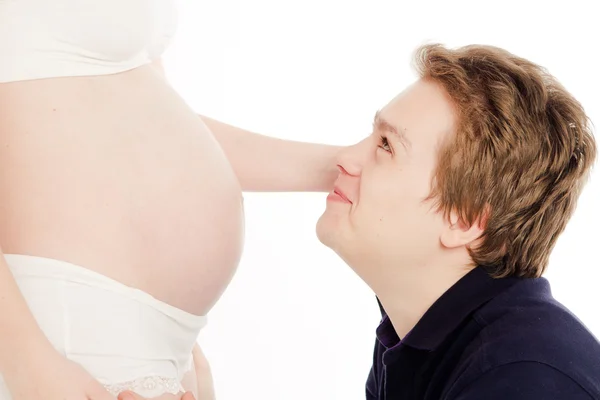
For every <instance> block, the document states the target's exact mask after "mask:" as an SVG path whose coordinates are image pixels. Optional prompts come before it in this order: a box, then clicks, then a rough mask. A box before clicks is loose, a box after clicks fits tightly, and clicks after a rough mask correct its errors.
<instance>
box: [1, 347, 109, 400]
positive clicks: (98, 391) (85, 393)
mask: <svg viewBox="0 0 600 400" xmlns="http://www.w3.org/2000/svg"><path fill="white" fill-rule="evenodd" d="M29 360H30V361H28V362H25V363H23V364H21V365H20V367H19V369H18V370H17V371H14V370H13V371H7V372H6V373H5V374H4V376H3V377H4V380H5V383H6V385H7V387H8V389H9V391H10V393H11V396H12V398H13V399H15V400H29V399H44V400H116V399H115V397H114V396H112V395H111V394H110V393H109V392H108V391H106V389H105V388H104V386H102V384H101V383H100V382H98V381H97V380H96V379H94V378H93V377H92V376H91V375H90V374H89V373H88V372H87V371H86V370H85V369H84V368H83V367H81V366H80V365H79V364H77V363H75V362H73V361H71V360H68V359H67V358H65V357H63V356H62V355H61V354H59V353H58V352H49V354H45V355H42V354H41V353H37V354H35V355H34V356H32V357H29Z"/></svg>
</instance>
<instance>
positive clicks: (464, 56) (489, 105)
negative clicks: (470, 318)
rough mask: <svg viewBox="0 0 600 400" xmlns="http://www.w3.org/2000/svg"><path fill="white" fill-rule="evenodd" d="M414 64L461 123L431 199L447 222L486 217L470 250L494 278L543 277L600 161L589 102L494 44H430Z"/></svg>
mask: <svg viewBox="0 0 600 400" xmlns="http://www.w3.org/2000/svg"><path fill="white" fill-rule="evenodd" d="M415 64H416V67H417V71H418V72H419V74H420V76H421V78H422V79H428V80H433V81H434V82H437V83H438V84H440V85H441V86H442V87H443V88H444V89H445V91H446V92H447V93H448V95H449V96H450V98H451V99H452V100H453V103H454V105H455V107H456V112H457V117H458V125H457V127H456V128H457V130H456V134H455V135H454V136H453V137H452V138H451V139H450V140H449V141H448V142H447V143H446V144H445V145H444V147H443V148H442V149H441V150H440V154H439V164H438V166H437V170H436V172H435V177H434V180H433V184H432V192H431V196H430V198H431V199H435V200H436V206H437V208H438V210H439V211H441V212H443V213H444V214H445V215H446V216H449V215H450V212H456V213H458V215H459V217H460V218H461V219H462V220H463V221H464V222H466V223H468V224H473V223H476V222H477V221H479V220H480V219H481V220H482V221H484V223H485V229H484V232H483V235H482V237H481V238H480V239H481V240H480V244H479V245H478V246H477V247H476V248H471V249H469V252H470V255H471V257H472V259H473V261H474V262H475V263H476V264H477V265H482V266H484V267H486V268H487V269H488V271H489V272H490V274H491V275H492V276H494V277H498V278H499V277H505V276H511V275H517V276H526V277H538V276H540V275H541V274H542V273H543V272H544V270H545V269H546V266H547V264H548V258H549V256H550V252H551V251H552V249H553V247H554V244H555V243H556V239H557V237H558V236H559V234H560V233H561V232H562V231H563V230H564V228H565V226H566V224H567V222H568V220H569V219H570V217H571V215H572V213H573V211H574V209H575V207H576V203H577V198H578V197H579V194H580V191H581V188H582V186H583V185H584V183H585V181H586V180H587V176H588V174H589V171H590V169H591V166H592V164H593V163H594V160H595V157H596V145H595V142H594V138H593V136H592V130H591V124H590V123H589V120H588V118H587V116H586V114H585V112H584V110H583V108H582V106H581V104H579V102H578V101H577V100H575V99H574V98H573V96H572V95H571V94H569V93H568V92H567V91H566V90H565V89H564V88H563V87H562V86H561V85H560V84H559V83H558V82H557V81H556V79H555V78H554V77H552V76H551V75H550V74H549V73H548V72H547V71H546V70H545V69H543V68H542V67H540V66H538V65H536V64H534V63H532V62H530V61H527V60H525V59H523V58H520V57H517V56H515V55H513V54H511V53H509V52H507V51H505V50H502V49H500V48H497V47H493V46H482V45H471V46H465V47H461V48H458V49H448V48H446V47H443V46H442V45H439V44H430V45H425V46H422V47H420V48H419V49H418V50H417V52H416V56H415Z"/></svg>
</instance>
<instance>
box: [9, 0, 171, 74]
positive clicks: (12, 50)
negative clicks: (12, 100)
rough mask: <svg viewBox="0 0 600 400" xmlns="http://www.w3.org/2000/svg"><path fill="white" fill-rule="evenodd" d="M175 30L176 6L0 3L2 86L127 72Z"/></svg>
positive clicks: (144, 0)
mask: <svg viewBox="0 0 600 400" xmlns="http://www.w3.org/2000/svg"><path fill="white" fill-rule="evenodd" d="M176 25H177V14H176V7H175V0H0V83H3V82H14V81H22V80H32V79H41V78H53V77H64V76H90V75H106V74H113V73H118V72H123V71H127V70H129V69H133V68H136V67H139V66H141V65H143V64H146V63H149V62H151V61H152V60H153V59H155V58H157V57H159V56H160V55H161V54H162V53H163V51H164V50H165V49H166V47H167V45H168V43H169V40H170V39H171V38H172V36H173V35H174V33H175V30H176Z"/></svg>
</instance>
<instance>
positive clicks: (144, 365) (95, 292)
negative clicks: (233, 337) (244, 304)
mask: <svg viewBox="0 0 600 400" xmlns="http://www.w3.org/2000/svg"><path fill="white" fill-rule="evenodd" d="M5 258H6V261H7V263H8V266H9V268H10V270H11V271H12V273H13V275H14V277H15V280H16V282H17V284H18V286H19V289H20V290H21V293H22V294H23V296H24V297H25V300H26V301H27V304H28V306H29V308H30V310H31V312H32V313H33V315H34V317H35V319H36V321H37V323H38V324H39V326H40V327H41V329H42V331H43V332H44V333H45V334H46V336H47V337H48V339H49V340H50V342H51V343H52V344H53V345H54V346H55V348H56V349H57V350H58V351H59V352H60V353H62V354H63V355H65V356H66V357H67V358H68V359H70V360H73V361H74V362H77V363H78V364H80V365H82V366H83V367H84V368H85V369H86V370H87V371H88V372H89V373H90V374H91V375H92V376H93V377H95V378H96V379H97V380H98V381H100V383H102V384H103V385H104V386H105V387H106V388H107V389H108V391H109V392H110V393H112V394H113V395H115V396H116V395H117V394H118V393H120V392H121V391H124V390H132V391H134V392H136V393H138V394H140V395H142V396H144V397H147V398H151V397H156V396H158V395H161V394H164V393H173V394H175V393H178V392H181V391H183V389H184V388H183V387H182V381H183V378H184V375H185V374H186V372H188V371H189V370H190V369H191V367H192V365H193V359H192V349H193V347H194V344H195V343H196V340H197V338H198V335H199V333H200V330H201V329H202V327H204V325H205V324H206V317H205V316H197V315H193V314H190V313H188V312H186V311H183V310H181V309H179V308H176V307H173V306H171V305H169V304H166V303H164V302H162V301H159V300H158V299H156V298H154V297H152V296H151V295H149V294H148V293H146V292H143V291H141V290H138V289H134V288H131V287H128V286H125V285H123V284H121V283H119V282H117V281H115V280H113V279H110V278H107V277H106V276H104V275H101V274H99V273H97V272H93V271H91V270H88V269H85V268H83V267H80V266H77V265H73V264H69V263H67V262H63V261H59V260H53V259H48V258H41V257H33V256H24V255H14V254H5ZM10 399H11V396H10V393H9V392H8V389H7V388H6V386H5V384H4V382H3V380H2V377H1V376H0V400H10Z"/></svg>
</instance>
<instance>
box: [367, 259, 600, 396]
mask: <svg viewBox="0 0 600 400" xmlns="http://www.w3.org/2000/svg"><path fill="white" fill-rule="evenodd" d="M380 307H381V303H380ZM381 312H382V315H383V318H382V320H381V324H380V325H379V327H378V328H377V331H376V335H377V340H376V342H375V351H374V356H373V366H372V368H371V371H370V373H369V377H368V379H367V387H366V394H367V399H368V400H372V399H377V400H403V399H407V400H408V399H411V400H417V399H419V400H421V399H423V400H525V399H526V400H537V399H540V400H584V399H585V400H600V343H599V342H598V340H597V339H596V338H595V337H594V336H593V335H592V334H591V333H590V332H589V331H588V330H587V329H586V328H585V326H584V325H583V324H582V323H581V321H579V320H578V319H577V317H575V316H574V315H573V314H572V313H571V312H569V310H567V309H566V308H565V307H564V306H563V305H561V304H560V303H559V302H558V301H556V300H555V299H554V298H553V297H552V294H551V291H550V285H549V284H548V281H547V280H546V279H544V278H535V279H527V278H501V279H493V278H491V277H490V276H489V275H488V274H487V273H486V271H485V270H484V269H483V268H482V267H478V268H475V269H474V270H472V271H471V272H469V273H468V274H467V275H465V276H464V277H463V278H462V279H461V280H460V281H458V282H457V283H456V284H455V285H454V286H452V287H451V288H450V289H449V290H448V291H446V293H444V294H443V295H442V296H441V297H440V298H439V299H438V300H437V301H436V302H435V303H434V304H433V305H432V306H431V307H430V308H429V310H428V311H427V312H426V313H425V315H424V316H423V317H422V318H421V319H420V320H419V322H418V323H417V324H416V325H415V327H414V328H413V329H412V330H411V331H410V332H409V333H408V334H407V335H406V336H405V337H404V339H403V340H400V339H399V338H398V335H397V334H396V332H395V331H394V327H393V326H392V323H391V321H390V320H389V318H388V317H387V315H386V313H385V310H384V309H383V307H381Z"/></svg>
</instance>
